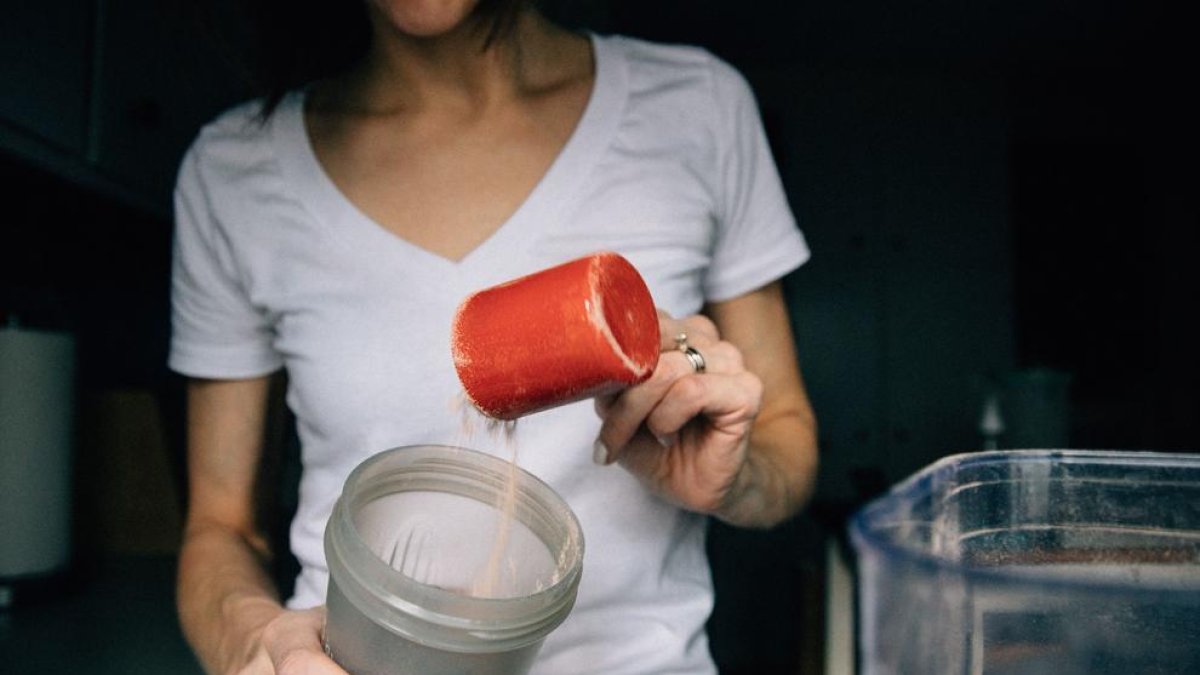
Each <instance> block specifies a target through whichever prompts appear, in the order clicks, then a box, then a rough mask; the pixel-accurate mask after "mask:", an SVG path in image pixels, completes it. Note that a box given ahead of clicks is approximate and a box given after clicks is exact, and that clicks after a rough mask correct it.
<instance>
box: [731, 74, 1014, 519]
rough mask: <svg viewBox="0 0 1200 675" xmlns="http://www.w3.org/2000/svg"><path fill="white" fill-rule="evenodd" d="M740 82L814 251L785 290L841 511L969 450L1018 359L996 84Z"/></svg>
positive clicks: (859, 78) (884, 77) (827, 482)
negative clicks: (993, 395) (750, 92)
mask: <svg viewBox="0 0 1200 675" xmlns="http://www.w3.org/2000/svg"><path fill="white" fill-rule="evenodd" d="M750 75H751V78H750V79H751V80H752V82H753V83H754V85H755V89H756V91H757V93H758V96H759V99H760V102H761V104H762V107H763V110H764V114H765V116H766V118H767V119H768V126H769V129H773V130H774V131H775V132H776V133H775V134H773V135H774V138H773V139H772V140H773V142H775V143H776V144H777V152H778V154H779V156H780V160H781V170H782V173H783V175H784V182H785V184H786V186H787V188H788V193H789V197H790V199H791V201H792V206H793V210H794V211H795V212H796V214H797V217H798V218H799V220H800V225H801V228H802V229H803V230H804V233H805V235H806V236H807V238H808V240H809V243H810V246H811V247H812V249H813V259H812V260H811V261H810V262H809V263H808V265H806V266H805V267H804V268H801V270H800V271H799V272H797V273H796V274H794V275H792V276H791V277H789V279H788V280H787V289H788V293H789V299H790V303H791V309H792V313H793V322H794V325H795V328H796V333H797V335H796V338H797V344H798V346H799V350H800V359H801V367H802V369H803V371H804V375H805V379H806V382H807V385H808V388H809V393H810V395H811V397H812V399H813V403H814V407H815V408H816V411H817V415H818V421H819V425H820V436H821V444H822V448H821V449H822V455H821V464H822V466H821V479H820V483H819V488H818V495H819V496H821V497H823V498H827V499H831V500H837V501H853V500H855V499H857V498H859V497H861V496H862V495H863V493H864V492H871V491H873V490H876V489H879V488H882V487H883V486H884V485H886V484H890V483H893V482H895V481H897V480H899V479H901V478H903V477H905V476H907V475H908V474H910V473H912V472H913V471H915V470H916V469H918V468H920V467H922V466H924V465H925V464H928V463H929V462H931V461H933V460H935V459H937V458H938V457H941V456H944V455H946V454H951V453H957V452H965V451H972V450H977V449H979V438H978V435H977V429H976V426H977V421H978V414H979V408H980V405H981V402H982V390H983V385H984V384H985V383H986V381H987V378H988V377H989V376H991V375H993V374H998V373H1003V372H1005V371H1007V370H1008V369H1009V368H1010V367H1011V365H1012V362H1013V359H1014V355H1013V353H1014V346H1013V341H1014V338H1013V335H1012V325H1013V324H1012V320H1011V319H1012V299H1011V290H1010V287H1011V277H1012V273H1011V269H1010V244H1009V218H1008V198H1009V195H1008V188H1007V185H1008V177H1007V159H1006V153H1007V146H1008V132H1007V128H1006V123H1005V117H1004V112H1003V111H1004V105H1003V102H1004V101H1003V96H1004V90H1003V87H1002V83H1001V82H999V81H989V80H986V79H969V78H966V77H962V76H959V75H956V74H953V73H944V72H940V73H913V72H900V71H897V72H887V71H881V70H879V69H878V68H876V69H874V70H872V71H864V70H855V69H853V68H823V69H820V70H806V69H803V68H798V69H792V70H791V71H789V72H788V73H784V74H772V73H757V74H755V73H750ZM772 122H775V123H774V124H772Z"/></svg>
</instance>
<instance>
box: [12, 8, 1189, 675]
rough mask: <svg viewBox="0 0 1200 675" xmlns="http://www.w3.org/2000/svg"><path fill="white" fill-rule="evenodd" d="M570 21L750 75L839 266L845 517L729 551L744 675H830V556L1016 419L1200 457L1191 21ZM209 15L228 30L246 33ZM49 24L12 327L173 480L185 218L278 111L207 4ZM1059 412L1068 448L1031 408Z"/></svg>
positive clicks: (833, 410) (1176, 14) (830, 488)
mask: <svg viewBox="0 0 1200 675" xmlns="http://www.w3.org/2000/svg"><path fill="white" fill-rule="evenodd" d="M546 4H547V5H548V7H549V8H550V11H551V12H552V13H556V14H558V15H560V16H563V17H565V18H566V19H567V20H569V21H571V22H574V23H576V24H578V25H582V26H585V27H590V28H593V29H595V30H598V31H601V32H621V33H626V34H631V35H635V36H641V37H646V38H650V39H656V40H665V41H673V42H686V43H692V44H699V45H703V46H705V47H707V48H709V49H711V50H712V51H714V52H715V53H717V54H718V55H720V56H722V57H724V58H726V59H727V60H729V61H730V62H731V63H733V64H734V65H735V66H737V67H738V68H739V69H741V70H742V72H744V73H745V74H746V76H747V77H748V79H749V80H750V82H751V83H752V85H753V86H754V87H755V90H756V92H757V94H758V96H759V100H760V104H761V107H762V111H763V115H764V119H765V122H766V126H767V130H768V134H769V136H770V140H771V142H772V147H773V150H774V152H775V153H776V157H777V160H778V163H779V166H780V169H781V173H782V175H783V178H784V182H785V184H786V187H787V189H788V194H789V198H790V200H791V203H792V206H793V209H794V211H795V212H796V214H797V217H798V219H799V221H800V225H801V227H802V228H803V230H804V232H805V234H806V236H807V237H808V239H809V242H810V244H811V245H812V248H813V254H814V255H813V259H812V261H811V262H810V263H809V264H808V265H806V266H805V267H804V268H802V269H801V270H800V271H798V272H797V273H795V274H793V275H792V276H791V277H789V278H788V279H787V282H786V288H787V291H788V293H789V298H790V304H791V308H792V310H793V323H794V325H795V328H796V334H797V343H798V347H799V351H800V356H801V360H802V365H803V368H804V371H805V376H806V379H807V382H808V386H809V389H810V392H811V395H812V398H813V401H814V405H815V407H816V409H817V412H818V415H819V418H820V422H821V443H822V454H823V459H822V473H821V481H820V490H819V501H818V503H817V506H816V507H815V509H814V513H816V514H818V515H822V516H824V515H826V514H834V515H832V516H830V517H829V518H824V517H822V518H821V519H819V520H820V522H819V523H817V524H814V523H813V522H811V521H798V522H796V523H792V524H789V525H788V526H787V528H785V529H784V530H783V531H782V533H781V534H780V533H776V535H774V536H769V535H760V534H755V533H735V532H731V531H728V530H726V529H723V528H721V527H720V526H719V525H715V526H714V535H715V536H714V542H715V544H714V546H715V548H716V550H715V553H716V556H715V564H716V566H717V573H718V578H719V580H720V581H721V582H722V583H724V584H725V588H727V589H730V590H729V591H728V592H726V593H725V594H724V595H723V596H722V597H723V598H724V599H723V600H719V601H718V614H717V616H716V617H715V618H714V622H715V624H714V625H715V626H716V627H717V629H718V630H716V631H715V634H714V645H715V650H716V651H717V652H718V654H719V657H720V659H721V661H722V663H723V665H725V666H726V670H727V671H728V672H736V671H737V670H738V669H739V668H743V669H746V670H747V672H779V671H781V670H782V669H783V665H784V664H788V666H789V667H790V666H791V664H795V663H797V662H798V661H799V660H801V656H799V655H798V653H799V652H802V651H803V652H805V653H807V654H808V655H809V656H808V658H810V659H811V653H812V647H811V644H812V642H811V634H812V632H813V631H814V630H817V629H819V623H820V619H819V617H815V618H814V617H813V616H811V614H806V612H808V611H809V609H811V607H812V606H813V604H814V603H817V604H819V602H820V597H821V589H820V587H819V574H820V569H819V560H820V551H819V546H820V536H821V535H822V532H821V529H820V528H821V527H822V526H823V527H825V528H835V529H836V528H838V527H840V523H841V521H840V519H839V517H840V515H844V513H845V512H846V511H847V510H848V509H850V508H853V506H855V505H857V504H859V503H861V502H862V500H864V499H866V498H868V497H870V496H871V495H873V494H876V493H877V492H878V491H879V490H881V489H883V488H884V487H885V486H886V485H888V484H890V483H892V482H894V481H896V480H898V479H900V478H902V477H903V476H905V475H907V474H908V473H911V472H912V471H914V470H916V469H917V468H919V467H920V466H922V465H924V464H926V463H928V462H929V461H933V460H934V459H936V458H937V457H940V456H943V455H945V454H948V453H953V452H963V451H971V450H976V449H979V448H981V447H982V446H983V439H982V438H981V436H980V432H979V429H978V426H979V421H980V417H981V412H982V407H983V404H984V401H985V399H986V398H987V397H988V395H989V394H997V395H998V396H999V399H998V400H1000V401H1001V402H1002V406H1001V411H1002V413H1005V412H1006V413H1008V415H1007V418H1006V421H1007V423H1008V429H1007V433H1006V435H1005V436H1001V438H999V439H998V443H1000V444H1001V445H1003V444H1004V443H1006V442H1012V443H1025V442H1028V443H1035V444H1038V443H1052V442H1062V443H1064V444H1067V445H1071V446H1075V447H1094V448H1096V447H1110V448H1116V447H1122V448H1146V449H1165V450H1185V449H1191V450H1197V449H1198V448H1197V443H1196V441H1195V439H1196V438H1197V435H1198V432H1200V429H1198V428H1197V427H1198V424H1197V421H1196V420H1197V417H1198V415H1197V412H1198V411H1200V394H1198V382H1200V364H1198V360H1197V358H1198V357H1197V355H1196V353H1197V349H1196V346H1197V345H1198V344H1200V334H1198V333H1197V329H1196V327H1195V323H1196V322H1194V321H1191V318H1192V315H1193V314H1195V313H1196V308H1197V306H1200V302H1198V300H1200V298H1197V290H1196V289H1197V288H1200V279H1197V274H1198V273H1197V269H1200V266H1198V265H1197V264H1196V262H1195V260H1194V258H1195V255H1196V251H1197V250H1200V249H1198V248H1197V246H1196V244H1197V242H1196V232H1197V230H1198V229H1200V220H1198V205H1197V193H1198V189H1197V188H1198V186H1200V182H1198V176H1197V170H1196V157H1197V154H1196V153H1197V150H1198V149H1200V148H1198V147H1197V146H1198V143H1197V136H1196V130H1195V128H1194V127H1195V120H1196V119H1200V115H1198V114H1197V113H1198V112H1200V110H1197V108H1196V105H1195V104H1194V103H1193V102H1192V101H1191V100H1190V97H1188V96H1187V95H1186V94H1188V93H1190V89H1194V88H1195V79H1196V78H1195V75H1194V72H1193V71H1192V65H1191V64H1192V63H1193V62H1194V61H1195V60H1196V59H1195V57H1196V56H1197V55H1196V54H1195V51H1196V47H1195V40H1194V37H1193V36H1192V35H1191V33H1190V31H1191V28H1192V27H1193V26H1194V25H1195V24H1194V22H1193V21H1191V17H1188V16H1183V15H1182V14H1181V12H1182V9H1181V6H1182V5H1183V4H1185V3H1179V2H1168V0H1145V1H1140V2H1139V1H1135V0H1119V1H1116V2H1106V3H1096V2H1088V1H1087V0H1057V1H1055V2H1046V1H1044V0H1012V1H1009V2H1002V3H982V2H963V1H961V0H937V1H935V0H920V1H917V2H901V3H898V2H885V1H884V0H848V1H845V2H821V3H816V2H806V1H785V0H759V1H756V2H734V1H733V0H548V2H547V3H546ZM206 6H209V7H211V8H212V9H213V10H214V11H212V12H210V13H207V14H205V15H204V16H205V17H207V20H213V21H216V22H217V23H218V24H220V23H222V22H224V23H225V25H226V26H229V25H231V24H230V22H229V17H231V16H233V11H234V8H236V7H237V6H238V3H236V2H231V1H229V0H222V1H221V2H213V3H212V4H211V5H206ZM33 7H34V6H33V5H32V4H30V5H29V7H28V8H26V9H24V10H21V11H15V12H14V13H11V14H10V15H9V16H8V20H7V21H6V23H5V24H4V25H3V26H0V37H2V38H4V39H3V40H0V49H2V50H3V52H2V53H3V59H4V60H3V63H2V68H3V69H2V70H0V84H2V85H3V86H5V88H6V90H7V91H8V92H12V93H14V95H12V96H8V95H6V98H5V99H4V100H3V101H2V102H0V185H2V186H3V187H0V194H2V195H3V196H4V201H5V204H6V205H7V206H8V207H9V208H8V210H7V211H6V216H5V219H6V220H5V224H4V226H3V228H2V230H0V260H3V267H2V268H0V311H3V312H6V314H11V313H13V312H19V313H20V314H21V316H22V317H24V318H25V319H27V320H29V321H31V322H34V323H38V322H42V323H45V324H47V325H62V326H67V327H70V328H71V329H72V330H74V331H76V332H77V335H78V338H79V340H80V347H81V381H82V385H83V386H84V388H85V393H89V394H90V395H92V398H91V399H90V400H92V401H93V403H92V406H91V407H92V409H93V412H92V413H90V414H88V415H85V417H86V418H88V419H91V420H92V422H90V423H89V424H92V425H93V426H91V427H88V428H89V429H95V428H97V426H96V425H97V424H99V423H98V422H96V419H97V417H101V415H99V414H98V413H95V412H94V410H97V409H98V410H111V409H112V406H113V405H118V406H119V405H135V407H136V406H137V405H143V404H145V402H146V401H147V400H150V401H152V402H155V403H156V405H150V406H149V407H147V408H145V409H149V410H156V411H157V413H158V414H161V415H162V416H163V421H162V422H161V423H160V424H158V425H157V426H155V429H154V434H158V435H159V436H162V438H160V439H159V440H155V441H153V442H152V443H151V445H154V444H157V445H154V448H150V449H149V450H146V452H152V451H153V452H160V451H165V452H167V453H169V455H170V456H171V457H173V458H174V457H176V456H177V453H178V451H179V448H178V439H177V437H176V436H175V435H174V433H173V432H172V429H175V428H177V414H178V398H177V396H176V395H177V391H176V390H175V389H173V387H174V386H175V385H174V384H173V383H172V380H171V379H170V378H169V376H168V374H167V373H166V371H165V366H164V359H165V350H166V338H167V331H168V326H167V285H166V284H167V269H168V265H169V257H168V255H169V238H170V223H169V188H170V184H171V179H172V177H173V174H174V166H175V163H176V162H177V161H178V157H179V156H180V155H181V154H182V152H183V150H184V148H185V146H186V144H187V142H188V140H189V139H190V138H191V135H192V134H194V132H195V130H196V129H197V128H198V126H199V124H200V123H202V121H203V120H205V119H208V118H209V117H211V116H212V115H213V114H214V113H215V112H216V111H218V110H220V109H221V108H223V107H225V106H227V105H229V104H231V103H233V102H235V101H237V100H239V99H240V98H242V97H244V96H246V95H247V94H248V92H249V89H248V88H247V86H246V83H245V81H244V79H243V72H242V71H241V70H240V69H238V68H237V67H236V66H234V65H233V63H232V62H230V61H228V60H227V59H226V55H228V54H230V53H233V52H236V51H237V50H236V49H233V50H232V52H231V51H230V50H231V48H232V47H234V46H235V45H237V44H242V43H244V41H245V35H244V33H243V32H242V31H240V30H236V29H234V30H226V31H218V32H217V33H215V34H214V33H212V32H209V31H207V30H206V28H205V25H204V24H203V23H196V19H197V16H198V15H195V14H193V13H191V12H184V11H182V9H183V8H185V7H190V5H189V4H188V3H157V2H154V1H153V0H136V1H135V0H129V1H128V2H123V3H116V2H109V1H107V0H68V1H67V2H65V3H59V4H56V5H54V6H53V8H50V9H46V8H42V7H41V6H40V5H39V6H38V8H37V9H36V10H35V9H33ZM214 35H221V36H223V37H222V38H220V40H218V39H217V38H215V37H214ZM225 41H227V42H225ZM63 45H69V46H70V48H69V49H62V48H60V47H61V46H63ZM1061 382H1067V383H1069V387H1068V389H1067V390H1066V392H1067V393H1066V395H1065V397H1064V396H1058V395H1056V390H1054V389H1053V388H1052V387H1051V385H1053V384H1054V383H1061ZM1048 383H1049V384H1048ZM130 391H133V392H141V393H143V394H147V393H148V395H149V399H147V398H146V397H144V396H143V397H141V398H138V397H137V396H134V397H132V398H131V397H129V396H127V394H128V393H129V392H130ZM113 392H123V393H122V394H121V396H119V397H116V398H114V397H113ZM1039 396H1040V397H1042V398H1038V397H1039ZM85 400H88V399H87V398H86V397H85ZM1029 400H1034V401H1035V403H1036V402H1038V401H1040V402H1041V406H1040V408H1038V410H1041V411H1043V412H1045V413H1046V415H1045V418H1036V416H1035V419H1033V420H1032V421H1029V420H1024V419H1022V418H1021V417H1020V415H1019V414H1018V413H1019V412H1020V409H1019V408H1018V407H1016V406H1014V405H1009V403H1010V401H1029ZM131 401H133V402H134V403H133V404H131V403H130V402H131ZM137 401H141V402H142V403H136V402H137ZM1005 405H1008V408H1007V409H1006V408H1005ZM137 409H138V410H141V409H143V408H137ZM130 415H131V414H130ZM128 416H129V415H126V417H128ZM116 417H118V418H121V415H117V416H116ZM122 419H124V418H122ZM1023 425H1024V426H1025V427H1026V428H1024V429H1023V428H1022V426H1023ZM101 427H102V425H101ZM1018 431H1024V432H1026V433H1017V432H1018ZM98 433H104V432H103V429H102V428H101V431H100V432H98ZM152 435H153V434H152ZM106 438H117V439H120V438H126V436H121V435H119V434H118V435H111V434H110V436H107V437H106ZM139 438H140V437H139ZM118 445H122V444H120V443H116V442H115V441H114V442H111V443H109V446H118ZM109 446H105V447H106V448H107V447H109ZM164 448H165V450H164ZM97 454H99V450H97ZM104 461H106V460H105V458H104V457H97V458H96V459H95V462H104ZM134 465H139V464H137V463H136V462H135V463H134ZM93 466H95V465H94V464H93ZM139 466H149V464H147V463H145V462H142V463H141V464H140V465H139ZM168 470H169V472H171V473H172V475H177V471H178V465H177V464H174V465H171V464H168ZM93 501H95V500H93ZM101 501H103V500H101ZM127 508H130V509H133V508H135V507H134V506H129V505H127ZM163 512H167V511H163ZM139 513H141V512H139ZM176 516H177V512H176ZM826 531H828V529H827V530H826ZM731 552H735V553H743V555H740V556H739V555H731V554H730V553H731ZM745 552H751V553H752V555H745V554H744V553H745ZM739 577H740V578H742V579H753V580H754V582H755V583H753V584H750V583H743V584H740V585H739V584H737V583H736V582H731V581H730V580H731V579H733V580H736V579H737V578H739ZM814 579H816V581H814ZM763 588H772V589H773V592H770V593H764V592H763V591H762V589H763ZM764 625H770V626H772V629H771V630H766V629H764V628H762V626H764ZM798 635H801V636H808V637H804V638H797V636H798ZM797 640H799V642H797ZM806 640H807V641H806ZM808 663H809V664H810V665H811V663H812V662H811V660H810V661H808Z"/></svg>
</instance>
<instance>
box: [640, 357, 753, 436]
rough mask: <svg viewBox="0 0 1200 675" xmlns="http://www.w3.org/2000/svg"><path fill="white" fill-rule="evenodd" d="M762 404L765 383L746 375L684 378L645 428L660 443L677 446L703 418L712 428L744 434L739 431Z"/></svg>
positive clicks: (671, 390) (744, 373)
mask: <svg viewBox="0 0 1200 675" xmlns="http://www.w3.org/2000/svg"><path fill="white" fill-rule="evenodd" d="M761 403H762V381H761V380H759V379H758V377H757V376H755V375H754V374H753V373H750V372H747V371H739V372H736V373H731V374H714V375H706V376H704V377H689V378H682V379H679V380H676V381H675V382H674V383H672V385H671V388H670V390H669V391H668V392H667V394H666V395H665V396H663V398H662V399H661V400H660V401H659V402H658V404H657V405H655V406H654V408H653V409H652V410H650V411H649V413H648V414H647V416H646V420H645V424H646V428H647V429H648V430H649V431H650V433H651V434H653V435H654V437H655V438H658V439H660V441H662V440H669V441H671V442H674V440H675V439H676V438H677V437H678V434H679V432H680V430H682V429H683V427H684V426H685V425H687V424H688V423H689V422H691V421H692V420H694V419H696V418H697V417H700V416H703V417H704V418H705V419H707V420H708V423H709V425H710V427H712V428H716V429H718V430H730V431H735V432H736V433H742V432H743V431H746V430H745V429H741V428H740V427H741V426H742V425H745V424H749V423H751V422H753V420H754V418H755V417H756V416H757V415H758V411H759V407H760V405H761ZM666 445H668V446H669V444H666Z"/></svg>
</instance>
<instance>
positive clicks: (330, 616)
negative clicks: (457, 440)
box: [325, 446, 583, 675]
mask: <svg viewBox="0 0 1200 675" xmlns="http://www.w3.org/2000/svg"><path fill="white" fill-rule="evenodd" d="M510 478H511V479H513V481H514V482H513V483H511V485H513V486H514V487H513V488H512V489H511V490H510V488H509V485H510V482H509V481H510ZM506 503H507V504H511V513H512V519H511V521H508V524H507V525H506V524H505V521H504V520H503V519H502V517H501V514H502V510H503V509H504V506H505V505H506ZM498 532H499V533H500V534H499V538H498ZM498 542H499V543H498ZM325 555H326V559H327V561H328V565H329V590H328V596H327V599H326V603H327V620H326V629H325V642H326V650H327V651H328V652H329V654H330V656H332V657H333V659H334V660H335V661H337V662H338V663H339V664H340V665H341V666H342V667H343V668H345V669H347V670H348V671H349V672H351V673H353V674H354V675H375V674H380V675H382V674H399V673H423V674H426V675H438V674H440V673H464V672H470V673H506V674H508V673H524V672H526V671H527V670H528V669H529V667H530V665H531V664H532V662H533V659H534V657H535V656H536V654H537V651H538V649H539V648H540V647H541V644H542V641H543V639H544V638H545V637H546V635H548V634H549V633H550V632H551V631H552V630H554V628H556V627H557V626H558V625H559V624H560V623H562V621H563V620H564V619H566V617H567V615H568V614H569V613H570V611H571V608H572V607H573V606H574V603H575V594H576V589H577V587H578V585H579V578H580V574H581V571H582V562H583V534H582V531H581V529H580V526H579V521H578V520H577V519H576V517H575V515H574V514H573V513H572V512H571V510H570V508H569V507H568V506H567V504H566V502H564V501H563V500H562V498H561V497H559V496H558V494H556V493H555V492H554V491H553V490H552V489H551V488H550V487H549V486H548V485H546V484H545V483H543V482H542V481H541V480H539V479H538V478H536V477H535V476H533V475H532V474H529V473H528V472H526V471H524V470H522V469H519V468H517V467H514V466H513V465H511V464H510V463H508V462H506V461H504V460H501V459H498V458H496V457H492V456H490V455H487V454H484V453H480V452H476V451H473V450H466V449H463V448H455V447H448V446H413V447H404V448H395V449H392V450H388V451H386V452H383V453H380V454H378V455H376V456H374V457H372V458H370V459H368V460H367V461H365V462H363V463H362V464H361V465H359V466H358V467H357V468H356V469H355V470H354V471H353V472H352V473H351V474H350V476H349V477H348V478H347V480H346V484H345V487H344V488H343V491H342V495H341V498H340V499H339V500H338V502H337V504H336V506H335V507H334V509H333V514H332V516H331V517H330V520H329V524H328V526H327V527H326V530H325ZM497 562H499V563H500V564H499V565H498V566H497V564H496V563H497Z"/></svg>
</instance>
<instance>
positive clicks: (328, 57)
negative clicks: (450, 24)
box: [247, 0, 527, 119]
mask: <svg viewBox="0 0 1200 675" xmlns="http://www.w3.org/2000/svg"><path fill="white" fill-rule="evenodd" d="M526 2H527V0H479V5H478V6H476V8H475V16H476V17H478V18H479V19H480V20H481V26H484V27H486V31H487V32H486V34H485V35H484V36H483V42H482V48H483V49H487V48H488V47H490V46H491V45H492V44H494V43H495V42H496V41H497V40H499V39H501V38H503V37H505V36H506V35H507V34H508V32H509V31H510V30H512V28H513V26H514V25H515V23H516V19H517V15H518V14H519V12H520V10H521V8H522V7H523V6H524V5H525V4H526ZM249 4H251V5H253V8H252V9H251V10H250V11H251V12H252V13H251V15H250V16H249V17H247V18H248V19H249V23H250V25H251V27H252V29H253V37H252V38H251V40H252V45H251V48H250V54H248V55H247V60H248V61H249V64H248V67H247V71H248V73H249V76H250V79H251V82H252V83H253V85H254V87H255V88H256V89H257V90H258V91H259V94H260V95H261V96H262V98H263V107H262V117H263V118H264V119H266V118H267V117H270V115H271V113H272V112H274V110H275V107H276V106H278V105H279V102H280V101H281V100H282V99H283V96H284V95H285V94H286V93H287V92H288V91H290V90H292V89H295V88H297V87H300V86H303V85H305V84H308V83H310V82H313V81H314V80H319V79H321V78H323V77H328V76H331V75H334V74H336V73H339V72H342V71H344V70H346V69H347V68H349V67H350V66H351V65H353V64H354V63H355V62H356V61H358V60H359V59H361V58H362V57H363V56H364V55H365V54H366V52H367V48H368V47H369V46H370V43H371V29H370V24H369V23H368V19H367V7H366V0H309V1H307V2H295V1H294V0H292V1H287V0H255V1H254V2H252V3H249Z"/></svg>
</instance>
